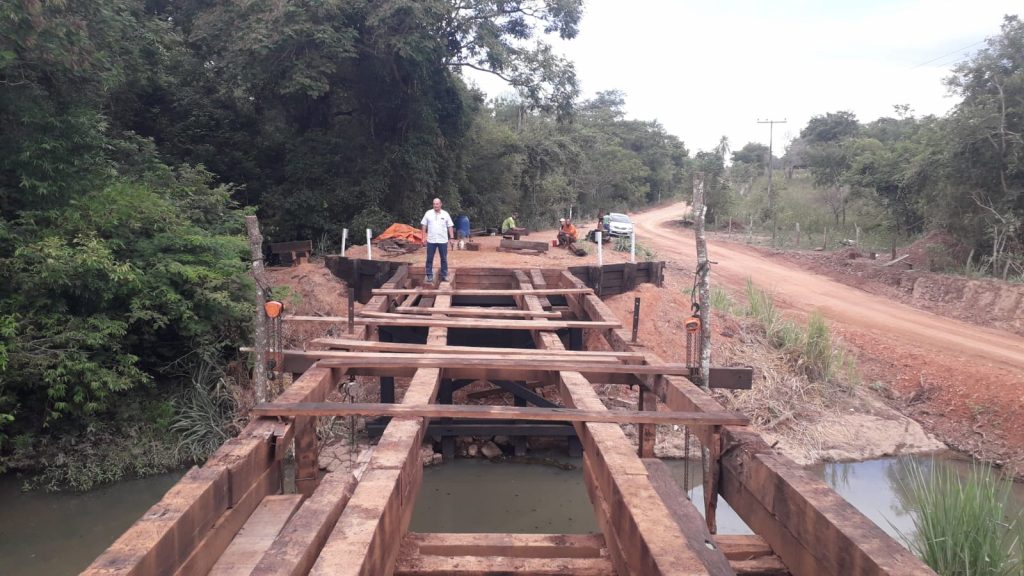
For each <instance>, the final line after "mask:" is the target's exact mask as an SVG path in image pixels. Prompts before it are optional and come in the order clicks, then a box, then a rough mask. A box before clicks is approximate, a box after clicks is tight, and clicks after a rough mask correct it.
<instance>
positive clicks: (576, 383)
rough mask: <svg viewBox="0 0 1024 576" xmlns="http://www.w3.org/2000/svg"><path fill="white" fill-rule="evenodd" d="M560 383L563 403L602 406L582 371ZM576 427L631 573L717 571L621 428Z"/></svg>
mask: <svg viewBox="0 0 1024 576" xmlns="http://www.w3.org/2000/svg"><path fill="white" fill-rule="evenodd" d="M517 279H518V281H519V285H520V287H522V288H529V287H530V286H531V285H530V283H529V281H528V280H527V279H526V276H525V274H521V273H520V274H517ZM524 301H525V302H526V304H527V307H528V308H530V309H533V310H536V309H539V308H540V302H539V301H538V300H537V299H536V297H526V298H525V299H524ZM534 339H535V342H536V343H537V347H538V348H543V349H548V348H554V349H559V348H563V345H562V342H561V341H560V340H559V339H558V338H557V336H556V335H554V334H551V333H541V332H538V333H535V334H534ZM559 385H560V389H561V396H562V401H563V403H564V404H565V405H567V406H571V407H573V408H577V409H581V410H600V409H602V408H604V405H603V404H602V402H601V399H600V398H599V397H598V395H597V393H596V392H595V391H594V389H593V387H592V386H591V385H590V383H589V382H587V380H586V379H585V378H584V377H583V376H582V375H581V374H579V373H573V372H563V373H561V375H560V379H559ZM575 426H576V433H577V434H578V435H579V437H580V441H581V442H582V443H583V449H584V453H585V455H586V459H585V462H586V463H588V467H589V469H590V475H591V476H592V478H593V482H594V485H595V486H596V487H597V488H599V490H600V494H601V496H602V499H603V504H604V505H605V506H606V507H607V511H606V512H604V519H603V520H602V524H603V526H602V532H604V535H605V539H606V541H608V543H609V547H612V545H613V544H612V543H613V542H616V543H617V545H616V546H615V547H617V548H619V549H620V550H621V553H622V557H623V561H624V562H625V563H626V565H627V566H628V569H629V572H630V573H637V574H645V575H646V574H651V575H654V574H709V573H711V574H718V573H721V572H717V571H714V570H711V569H709V568H708V567H706V566H704V564H703V562H702V560H701V556H700V553H699V552H698V551H696V550H694V549H693V548H692V547H691V546H690V544H689V542H688V541H687V539H686V537H685V536H684V535H683V534H682V533H681V531H680V530H679V527H678V526H677V525H676V523H675V520H674V519H673V518H672V517H671V515H670V513H669V511H668V510H667V509H665V506H664V504H663V503H661V501H660V499H659V498H658V496H657V493H656V492H655V490H654V487H653V486H652V485H651V483H650V481H649V479H648V478H647V471H646V469H645V468H644V466H643V464H642V463H641V462H640V459H639V458H637V457H636V454H635V453H634V452H633V448H632V446H631V445H630V443H629V441H628V440H627V439H626V436H625V434H624V433H623V432H622V428H620V427H619V426H616V425H613V424H602V423H593V422H586V423H577V424H575ZM600 508H601V507H600V506H599V505H598V504H596V503H595V512H597V513H599V514H601V510H600ZM621 571H622V570H620V572H621ZM724 573H725V574H731V573H732V572H731V570H730V571H729V572H724Z"/></svg>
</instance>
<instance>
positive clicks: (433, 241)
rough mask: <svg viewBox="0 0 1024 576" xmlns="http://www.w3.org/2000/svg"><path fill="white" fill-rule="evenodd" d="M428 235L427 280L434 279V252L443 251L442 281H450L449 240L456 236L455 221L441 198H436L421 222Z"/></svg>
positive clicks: (425, 233) (424, 231)
mask: <svg viewBox="0 0 1024 576" xmlns="http://www.w3.org/2000/svg"><path fill="white" fill-rule="evenodd" d="M420 226H422V227H423V234H424V235H425V236H426V237H427V282H431V283H432V282H433V281H434V252H435V251H439V252H440V253H441V281H442V282H447V281H448V240H449V239H450V238H454V237H455V236H454V232H455V223H454V222H453V221H452V217H451V215H449V214H448V212H446V211H444V210H441V199H440V198H434V208H433V209H431V210H427V213H426V214H424V215H423V220H422V221H421V222H420Z"/></svg>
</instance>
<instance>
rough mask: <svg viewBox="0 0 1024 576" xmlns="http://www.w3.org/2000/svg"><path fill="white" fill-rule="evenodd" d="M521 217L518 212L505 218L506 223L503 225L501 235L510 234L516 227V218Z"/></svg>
mask: <svg viewBox="0 0 1024 576" xmlns="http://www.w3.org/2000/svg"><path fill="white" fill-rule="evenodd" d="M517 216H519V213H518V212H513V213H512V215H511V216H509V217H508V218H505V221H504V222H502V223H501V233H502V234H508V231H509V230H512V229H514V228H515V227H516V217H517Z"/></svg>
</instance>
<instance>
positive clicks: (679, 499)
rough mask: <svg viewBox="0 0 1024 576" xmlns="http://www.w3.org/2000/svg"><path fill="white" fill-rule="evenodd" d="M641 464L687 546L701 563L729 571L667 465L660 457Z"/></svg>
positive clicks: (720, 552)
mask: <svg viewBox="0 0 1024 576" xmlns="http://www.w3.org/2000/svg"><path fill="white" fill-rule="evenodd" d="M643 463H644V468H646V469H647V476H648V478H649V479H650V481H651V486H653V487H654V490H655V492H657V493H658V497H659V498H661V501H662V502H664V503H665V507H666V508H668V510H669V512H671V513H672V517H673V518H674V519H675V521H676V525H678V526H679V530H680V531H681V532H682V533H683V535H685V536H686V539H687V541H688V542H689V544H690V548H691V549H693V550H695V551H697V553H698V554H699V555H700V556H701V560H703V562H704V565H705V566H708V567H709V568H712V570H713V571H715V570H717V571H719V572H721V573H723V574H728V573H729V572H730V571H732V567H731V566H730V564H729V560H728V556H726V555H725V553H724V551H723V550H719V549H717V548H718V545H717V543H716V542H715V540H714V539H713V538H712V536H711V533H710V532H709V531H708V529H707V526H705V523H704V518H703V517H701V515H700V512H699V511H697V509H696V508H694V507H693V503H692V502H691V501H690V499H689V498H687V496H686V493H685V492H683V490H682V488H680V487H679V484H677V483H676V481H675V479H674V478H673V477H672V472H671V471H670V470H669V469H668V466H666V465H665V463H664V462H662V461H661V460H656V459H653V458H646V459H644V460H643Z"/></svg>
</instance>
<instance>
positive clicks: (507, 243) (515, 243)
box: [498, 238, 551, 252]
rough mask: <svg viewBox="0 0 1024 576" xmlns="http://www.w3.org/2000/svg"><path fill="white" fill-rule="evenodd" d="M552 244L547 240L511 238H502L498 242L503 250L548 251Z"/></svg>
mask: <svg viewBox="0 0 1024 576" xmlns="http://www.w3.org/2000/svg"><path fill="white" fill-rule="evenodd" d="M550 247H551V244H548V243H547V242H531V241H529V240H509V239H507V238H502V239H501V242H500V243H499V244H498V248H499V249H501V250H533V251H535V252H547V251H548V248H550Z"/></svg>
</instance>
